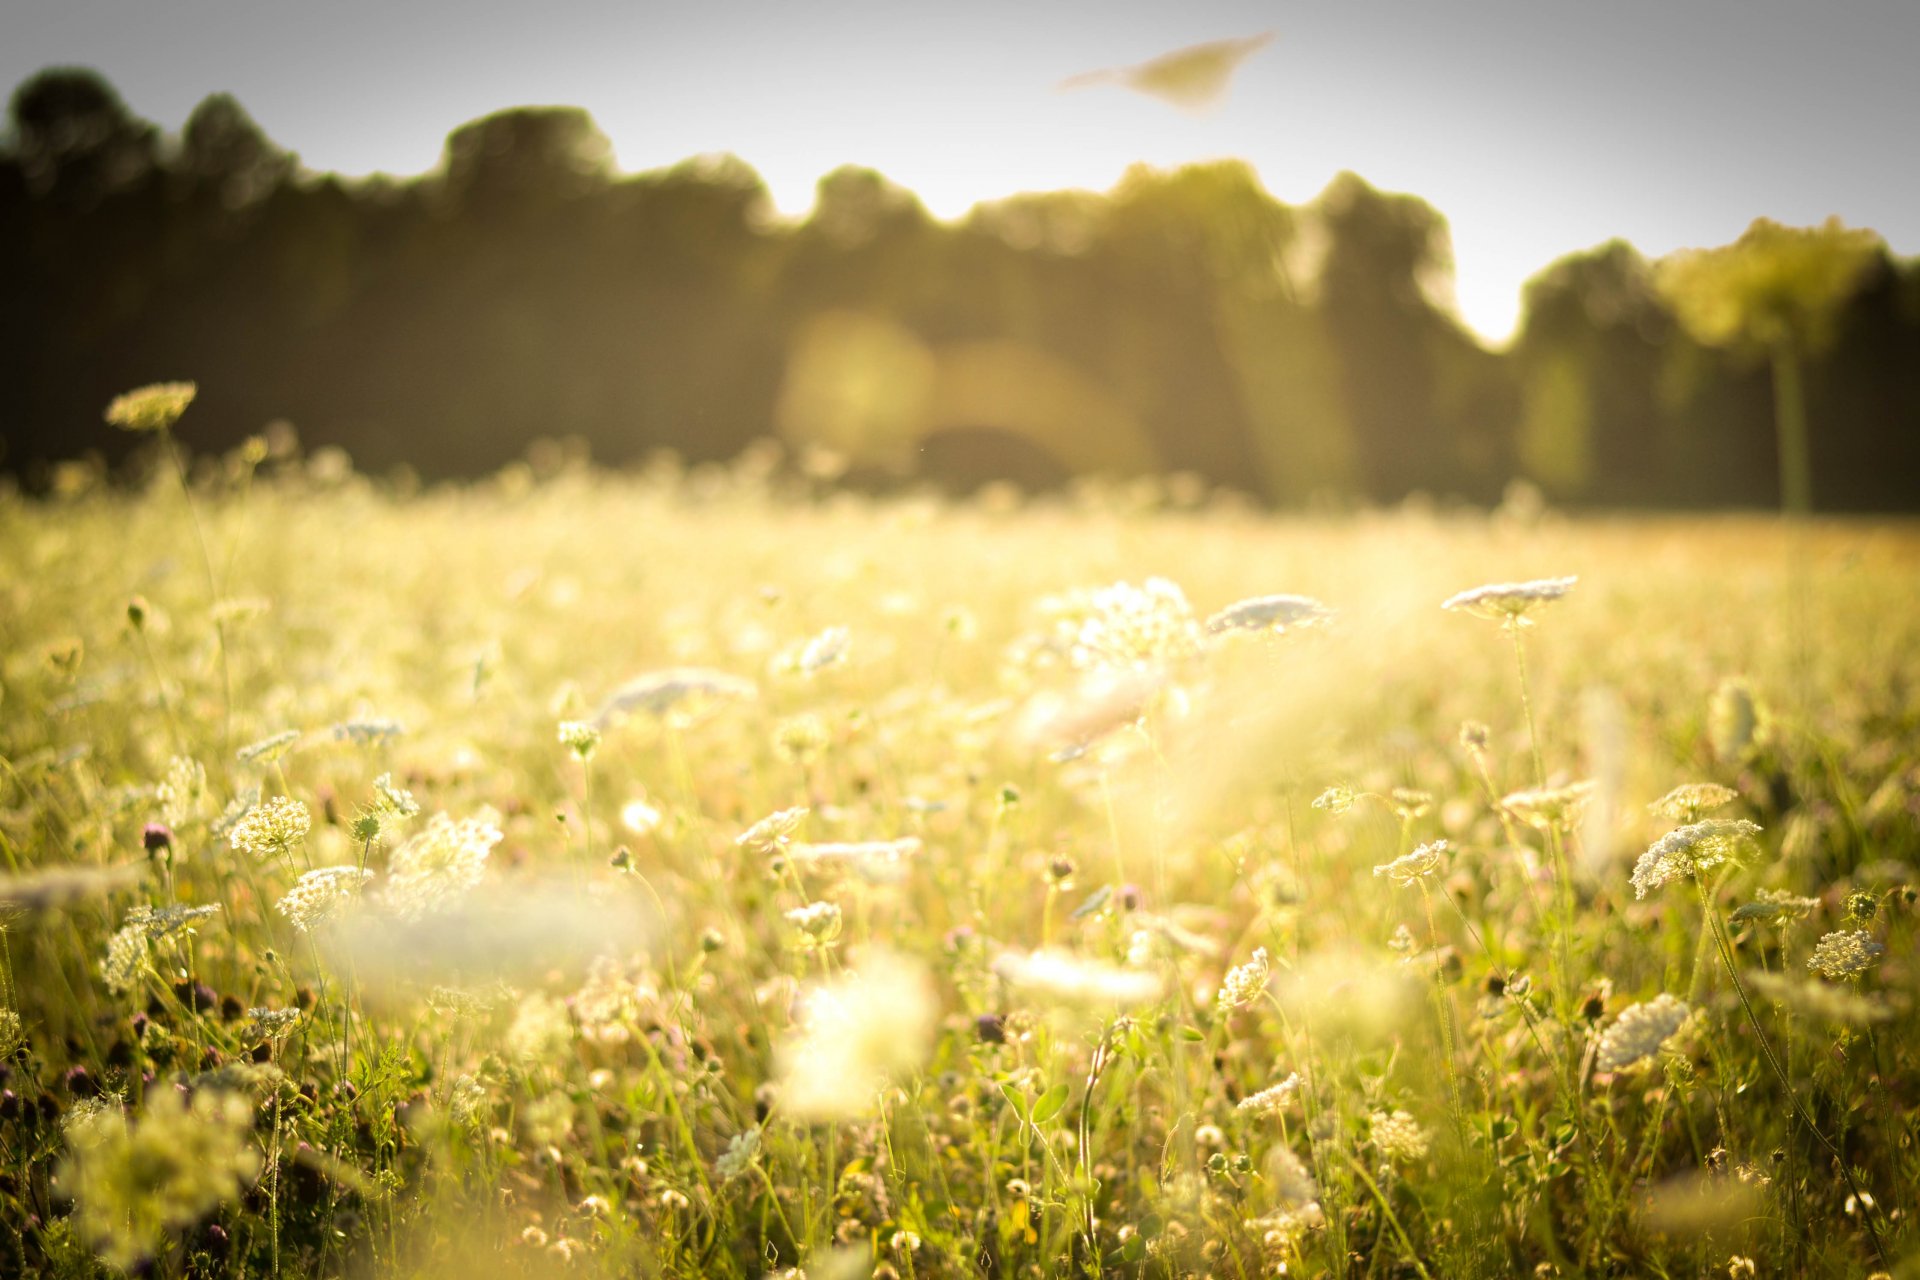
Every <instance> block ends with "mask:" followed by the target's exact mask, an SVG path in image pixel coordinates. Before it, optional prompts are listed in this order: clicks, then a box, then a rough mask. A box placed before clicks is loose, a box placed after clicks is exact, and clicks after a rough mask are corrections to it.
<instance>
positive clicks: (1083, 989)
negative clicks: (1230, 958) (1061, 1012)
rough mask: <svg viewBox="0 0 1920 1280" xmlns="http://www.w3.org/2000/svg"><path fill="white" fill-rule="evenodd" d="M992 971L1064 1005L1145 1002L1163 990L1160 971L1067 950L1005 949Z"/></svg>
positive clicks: (1017, 986) (1016, 986)
mask: <svg viewBox="0 0 1920 1280" xmlns="http://www.w3.org/2000/svg"><path fill="white" fill-rule="evenodd" d="M993 971H994V972H995V973H997V974H999V975H1000V977H1001V978H1003V979H1005V981H1006V983H1007V985H1008V986H1010V987H1013V988H1014V989H1015V990H1018V991H1024V992H1028V993H1031V994H1033V995H1036V996H1041V997H1044V998H1046V999H1049V1000H1052V1001H1054V1002H1056V1003H1059V1004H1065V1005H1086V1006H1120V1007H1126V1006H1129V1005H1139V1004H1146V1003H1148V1002H1150V1001H1153V1000H1157V999H1159V997H1160V993H1161V990H1162V983H1161V980H1160V976H1159V975H1158V974H1155V973H1143V972H1141V971H1140V970H1138V969H1122V968H1118V967H1116V966H1114V965H1108V964H1101V963H1100V962H1099V961H1097V960H1087V959H1084V958H1082V957H1080V956H1076V955H1073V954H1072V953H1071V952H1066V951H1031V952H1025V953H1022V952H1017V951H1008V952H1004V953H1002V954H1001V956H1000V957H999V958H998V959H996V960H995V961H994V962H993Z"/></svg>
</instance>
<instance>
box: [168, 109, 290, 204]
mask: <svg viewBox="0 0 1920 1280" xmlns="http://www.w3.org/2000/svg"><path fill="white" fill-rule="evenodd" d="M177 167H178V170H179V172H180V176H181V177H183V178H185V179H186V180H187V181H188V183H189V184H191V187H192V188H193V189H196V190H204V191H206V192H208V193H209V194H210V195H211V196H212V197H213V198H214V200H216V201H217V202H218V203H219V204H220V205H221V206H222V207H223V208H225V209H227V210H229V211H237V210H243V209H247V208H250V207H252V206H254V205H257V204H259V203H260V202H261V201H262V200H264V199H266V198H267V196H269V195H271V194H272V193H273V191H274V189H275V188H276V187H279V186H280V185H281V184H282V183H285V182H287V181H288V180H289V179H291V178H292V177H293V174H294V170H295V167H296V164H295V161H294V158H293V156H292V155H291V154H289V153H288V152H286V151H283V150H281V149H280V148H279V147H277V146H275V145H274V144H273V142H272V141H270V140H269V139H268V137H267V135H266V134H265V133H263V132H262V131H261V129H260V126H259V125H257V124H255V123H254V120H253V117H252V116H250V115H248V114H247V112H246V109H245V108H244V107H242V106H241V105H240V104H239V102H237V101H235V100H234V98H233V96H232V95H231V94H225V93H216V94H212V95H210V96H208V97H206V98H203V99H201V101H200V104H199V105H198V106H196V107H195V108H194V109H193V114H192V115H190V116H188V117H187V123H186V127H185V128H184V129H182V130H181V134H180V158H179V161H178V166H177Z"/></svg>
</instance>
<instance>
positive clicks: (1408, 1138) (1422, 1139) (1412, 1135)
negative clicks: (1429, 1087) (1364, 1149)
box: [1367, 1111, 1427, 1162]
mask: <svg viewBox="0 0 1920 1280" xmlns="http://www.w3.org/2000/svg"><path fill="white" fill-rule="evenodd" d="M1367 1131H1368V1133H1369V1134H1370V1135H1371V1137H1372V1138H1373V1147H1374V1150H1376V1151H1378V1152H1379V1153H1380V1154H1381V1156H1383V1157H1384V1158H1386V1159H1388V1160H1396V1161H1402V1162H1408V1161H1413V1160H1423V1159H1425V1158H1426V1154H1427V1133H1426V1130H1424V1129H1422V1128H1421V1127H1420V1124H1419V1122H1418V1121H1416V1120H1415V1119H1414V1118H1413V1117H1412V1116H1411V1115H1409V1114H1408V1113H1407V1112H1405V1111H1394V1112H1386V1111H1376V1112H1374V1113H1373V1114H1372V1115H1371V1116H1370V1117H1368V1121H1367Z"/></svg>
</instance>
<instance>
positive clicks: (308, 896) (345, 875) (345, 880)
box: [275, 866, 373, 933]
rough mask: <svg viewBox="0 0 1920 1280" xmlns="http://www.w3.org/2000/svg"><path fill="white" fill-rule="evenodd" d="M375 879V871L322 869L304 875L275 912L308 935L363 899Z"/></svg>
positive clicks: (352, 867)
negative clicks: (342, 910)
mask: <svg viewBox="0 0 1920 1280" xmlns="http://www.w3.org/2000/svg"><path fill="white" fill-rule="evenodd" d="M371 879H373V872H371V871H362V870H361V869H360V868H359V867H354V866H340V867H320V868H317V869H315V870H313V871H309V872H307V873H306V874H305V875H303V876H301V877H300V879H299V880H298V881H296V882H295V883H294V886H293V888H292V889H290V890H288V891H287V895H286V897H284V898H282V899H280V901H279V902H278V903H277V904H275V909H276V910H278V911H279V912H280V914H281V915H283V916H285V917H286V918H287V919H288V920H290V921H292V923H293V927H294V928H296V929H298V930H299V931H300V932H302V933H306V932H308V931H309V930H311V929H312V928H313V927H314V926H315V925H317V924H319V923H321V922H322V921H324V920H326V919H327V918H329V917H330V916H332V915H334V914H335V913H336V912H338V911H339V910H340V909H341V908H343V907H345V906H346V905H347V904H348V903H349V902H352V901H353V900H354V899H355V898H357V897H359V896H360V889H361V887H362V886H363V885H365V884H366V882H367V881H369V880H371Z"/></svg>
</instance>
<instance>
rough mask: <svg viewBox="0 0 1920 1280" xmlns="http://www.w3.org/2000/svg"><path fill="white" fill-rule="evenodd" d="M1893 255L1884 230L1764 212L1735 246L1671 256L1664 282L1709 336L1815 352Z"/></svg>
mask: <svg viewBox="0 0 1920 1280" xmlns="http://www.w3.org/2000/svg"><path fill="white" fill-rule="evenodd" d="M1885 255H1886V244H1885V242H1884V241H1882V240H1881V239H1880V237H1879V236H1878V235H1877V234H1875V233H1874V232H1872V231H1868V230H1864V229H1859V228H1849V227H1846V226H1843V225H1842V224H1841V222H1840V220H1839V219H1837V218H1830V219H1828V220H1827V221H1826V223H1824V224H1823V225H1821V226H1818V227H1783V226H1781V225H1780V224H1779V223H1777V222H1773V221H1771V220H1769V219H1766V218H1757V219H1755V220H1754V223H1753V225H1752V226H1750V227H1748V228H1747V229H1746V231H1745V232H1744V233H1743V234H1742V235H1741V237H1740V238H1739V239H1738V240H1736V241H1734V243H1732V244H1730V245H1727V246H1725V247H1723V248H1719V249H1696V250H1690V251H1686V252H1682V253H1676V254H1674V255H1672V256H1671V257H1669V258H1666V259H1664V260H1663V261H1662V262H1661V263H1660V270H1659V281H1660V287H1661V289H1662V291H1663V292H1664V293H1665V295H1666V297H1667V299H1668V301H1669V303H1670V304H1671V305H1672V306H1673V308H1674V310H1675V312H1676V313H1677V314H1678V315H1679V317H1680V319H1681V321H1682V322H1683V323H1685V324H1686V326H1687V328H1688V329H1689V330H1690V331H1691V332H1692V333H1693V334H1694V336H1695V337H1696V338H1698V339H1699V340H1700V341H1702V342H1705V343H1708V344H1710V345H1713V346H1737V347H1742V348H1745V349H1748V350H1751V351H1753V352H1755V353H1756V354H1765V353H1767V352H1770V351H1773V350H1774V349H1776V348H1779V347H1783V346H1785V347H1791V348H1793V349H1794V350H1796V351H1800V352H1803V353H1810V352H1815V351H1819V350H1822V349H1824V348H1825V347H1827V346H1828V345H1830V344H1831V343H1832V341H1833V339H1834V337H1835V324H1836V317H1837V316H1838V315H1839V313H1840V311H1841V309H1842V307H1843V306H1844V304H1845V303H1846V302H1847V301H1848V300H1849V299H1851V298H1852V296H1853V294H1854V293H1855V291H1856V290H1858V289H1859V287H1860V283H1861V280H1862V278H1863V277H1864V276H1865V274H1866V273H1867V272H1868V270H1869V269H1871V268H1872V267H1873V265H1874V264H1875V263H1877V262H1880V261H1883V260H1884V258H1885Z"/></svg>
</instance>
